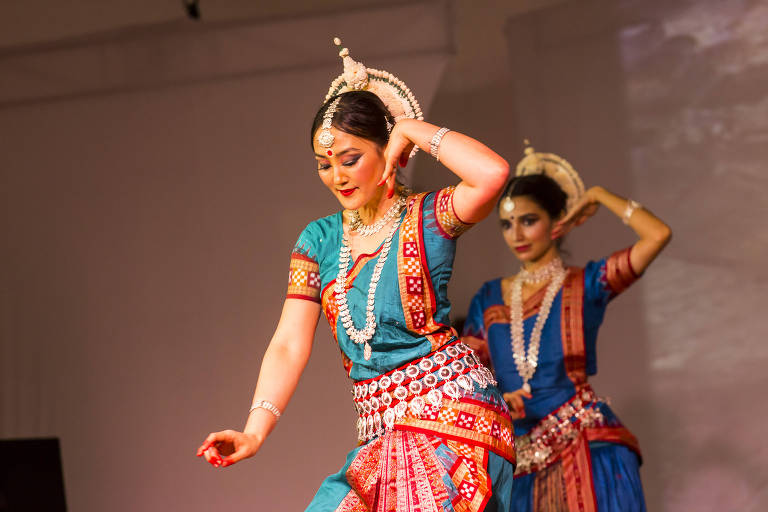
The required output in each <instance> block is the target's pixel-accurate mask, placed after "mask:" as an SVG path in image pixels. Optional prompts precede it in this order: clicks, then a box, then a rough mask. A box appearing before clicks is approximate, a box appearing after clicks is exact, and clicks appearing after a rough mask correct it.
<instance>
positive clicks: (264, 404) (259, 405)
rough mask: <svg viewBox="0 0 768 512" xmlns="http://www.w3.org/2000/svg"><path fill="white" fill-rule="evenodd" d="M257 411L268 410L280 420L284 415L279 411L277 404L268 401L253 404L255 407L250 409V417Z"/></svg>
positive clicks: (258, 401) (257, 401)
mask: <svg viewBox="0 0 768 512" xmlns="http://www.w3.org/2000/svg"><path fill="white" fill-rule="evenodd" d="M256 409H266V410H268V411H269V412H271V413H272V414H274V415H275V418H276V419H278V420H279V419H280V415H281V414H282V413H281V412H280V409H278V408H277V406H276V405H275V404H273V403H272V402H269V401H267V400H256V401H255V402H253V405H252V406H251V408H250V409H248V414H249V415H250V414H251V413H252V412H253V411H255V410H256Z"/></svg>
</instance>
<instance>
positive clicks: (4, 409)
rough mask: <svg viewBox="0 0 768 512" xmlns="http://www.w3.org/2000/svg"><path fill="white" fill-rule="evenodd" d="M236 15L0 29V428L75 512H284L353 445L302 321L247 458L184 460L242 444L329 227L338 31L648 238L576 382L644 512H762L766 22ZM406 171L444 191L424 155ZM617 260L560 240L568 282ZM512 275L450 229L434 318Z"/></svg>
mask: <svg viewBox="0 0 768 512" xmlns="http://www.w3.org/2000/svg"><path fill="white" fill-rule="evenodd" d="M83 4H85V2H83ZM236 4H238V3H237V2H235V1H234V0H232V1H231V2H224V3H222V5H225V6H228V7H227V9H230V10H229V11H227V9H224V10H225V11H227V12H226V13H225V14H221V13H219V15H220V17H219V18H215V17H214V19H215V21H208V22H205V23H203V24H194V23H191V22H186V21H184V20H177V21H172V20H169V18H168V15H167V13H166V12H165V11H163V12H159V13H158V14H157V16H156V17H155V18H149V17H142V16H141V14H142V12H143V11H141V9H142V8H146V9H149V7H148V6H149V4H147V5H146V6H143V3H142V2H134V3H133V5H134V7H135V8H136V9H138V11H130V12H129V11H125V10H124V9H123V7H124V6H123V7H120V8H118V7H114V9H112V10H110V9H109V8H108V7H107V5H108V4H106V3H104V4H100V5H101V6H102V7H101V8H102V9H103V10H102V11H98V10H97V9H95V8H91V9H88V10H87V11H86V10H84V11H83V12H81V13H80V16H81V18H82V19H83V20H85V19H90V20H91V21H93V20H94V19H100V20H114V19H116V14H115V13H117V12H119V13H121V15H124V16H125V19H126V20H128V22H127V23H128V25H126V26H121V28H112V29H110V30H107V31H104V32H103V33H100V34H91V35H87V36H82V37H75V38H70V39H64V40H59V41H55V42H50V43H40V42H36V41H42V40H44V38H45V34H53V33H55V34H56V37H63V36H70V35H77V34H81V33H82V31H81V32H78V31H77V30H78V27H80V25H78V24H77V23H76V24H74V25H73V24H66V23H54V22H49V21H46V20H40V19H39V23H37V24H34V23H33V22H34V20H35V17H34V16H32V15H31V14H30V13H32V14H34V13H33V11H32V10H31V9H30V10H28V11H25V12H27V14H29V17H28V18H23V17H20V18H19V20H21V21H19V23H18V24H19V25H23V24H24V23H26V24H27V25H28V26H29V27H30V30H28V31H20V30H18V27H15V26H14V27H12V28H9V29H8V30H4V31H3V34H4V35H3V37H12V36H13V34H17V35H16V36H15V37H16V38H17V40H19V41H22V40H23V37H28V38H29V39H28V41H27V42H24V44H20V45H19V46H15V47H11V48H6V49H5V50H3V51H0V201H1V202H2V206H3V214H2V218H0V223H1V224H0V225H2V233H3V236H2V239H0V240H1V241H0V244H2V245H1V246H0V254H2V261H3V265H2V267H0V268H2V270H1V271H0V278H1V279H2V281H1V283H2V287H1V288H0V289H1V290H2V295H1V296H0V297H1V299H0V300H2V302H1V303H0V304H1V307H0V311H1V312H2V313H0V314H1V315H2V316H0V318H1V319H2V320H1V323H0V325H1V326H2V329H1V330H0V336H1V337H0V436H2V437H29V436H43V435H45V436H47V435H54V436H58V437H60V438H61V440H62V451H63V456H64V471H65V480H66V488H67V497H68V500H69V505H70V509H71V510H77V511H81V510H82V511H94V512H95V511H102V510H110V511H113V510H114V511H129V510H130V511H133V510H136V509H141V510H164V509H176V508H184V509H186V510H190V511H196V510H200V511H204V510H205V511H208V510H211V509H214V508H222V507H223V508H227V509H230V510H301V509H302V508H303V506H305V505H306V503H307V502H308V500H309V499H310V498H311V496H312V494H313V493H314V491H315V490H316V488H317V486H318V485H319V483H320V480H321V479H322V478H323V477H324V476H325V475H326V474H328V473H330V472H332V471H335V470H336V469H337V468H338V467H340V465H341V464H342V463H343V459H344V455H345V453H346V452H347V451H348V450H349V449H350V448H351V446H352V445H353V443H354V439H353V434H354V432H353V421H352V420H353V415H352V407H351V405H350V402H349V401H348V398H347V397H348V395H347V392H348V382H347V381H346V379H345V378H344V376H343V372H342V369H341V365H340V363H339V356H338V350H337V348H336V347H335V346H334V344H333V342H332V341H331V339H330V336H329V333H328V328H327V326H326V325H325V324H324V323H323V322H324V321H321V324H320V327H319V329H318V335H317V339H316V345H315V349H314V353H313V357H312V360H311V362H310V365H309V367H308V368H307V372H306V375H305V378H304V380H303V381H302V383H301V384H300V387H299V389H298V392H297V395H296V397H295V399H294V401H293V402H292V404H291V406H290V408H289V409H288V410H287V411H286V414H285V417H284V418H283V420H281V422H280V426H279V428H278V429H276V431H275V433H274V435H273V436H272V437H271V438H270V440H269V442H268V443H267V444H266V445H265V447H264V449H263V451H262V452H261V453H260V454H259V456H258V457H257V459H255V460H253V461H249V462H248V463H245V464H241V465H238V466H235V467H232V468H228V469H226V470H224V471H216V470H212V469H211V468H209V467H206V466H205V465H203V464H202V463H200V462H199V461H198V460H197V459H195V457H194V456H193V452H194V449H195V447H196V446H197V444H198V443H199V442H200V440H201V438H202V436H203V435H204V434H205V433H207V432H208V431H209V430H211V429H214V428H224V427H239V426H241V425H242V422H243V419H244V418H243V416H244V412H245V410H246V409H247V406H248V404H249V402H250V398H251V397H250V395H251V389H252V386H253V384H254V382H255V379H256V376H257V372H258V365H259V363H260V359H261V355H262V353H263V350H264V348H265V345H266V343H267V341H268V338H269V336H270V334H271V330H272V329H273V328H274V326H275V323H276V321H277V315H278V312H279V309H280V302H281V297H282V294H283V293H284V288H285V281H286V279H285V277H286V269H287V258H288V254H289V252H290V248H291V246H292V244H293V242H294V241H295V238H296V236H297V234H298V232H299V231H300V230H301V228H302V227H303V226H304V225H305V224H306V223H307V222H309V221H310V220H312V219H313V218H316V217H319V216H321V215H325V214H328V213H330V212H332V211H333V210H334V208H335V205H334V201H333V200H332V198H330V196H329V195H328V194H327V193H326V192H325V191H324V190H323V189H322V187H321V185H320V184H319V182H318V180H317V178H316V176H315V173H314V170H313V162H312V159H311V156H310V153H309V143H308V133H307V130H308V125H309V122H310V120H311V117H312V114H313V112H314V110H315V109H316V108H317V106H318V104H319V102H320V101H321V100H322V96H323V95H324V93H325V90H326V88H327V85H328V83H329V82H330V80H331V79H332V78H333V77H334V76H335V75H336V73H337V72H338V70H339V64H338V60H337V58H336V57H335V53H334V51H333V48H332V47H331V46H330V44H329V35H334V34H338V35H341V36H342V38H343V39H344V42H345V43H347V44H348V45H349V46H350V48H351V49H352V51H353V54H354V55H356V56H358V57H359V58H360V59H361V60H363V61H364V62H365V63H366V64H367V65H369V66H372V67H379V68H383V69H388V70H391V71H393V72H395V73H396V74H398V75H399V76H400V77H401V78H403V79H404V80H406V81H407V82H408V84H409V85H410V86H411V87H412V89H413V90H414V92H415V93H416V94H417V95H418V97H419V98H420V99H421V100H422V104H423V106H424V109H425V112H426V113H427V117H428V119H430V120H432V121H433V122H435V123H436V124H441V125H447V126H450V127H452V128H455V129H459V130H462V131H465V132H467V133H469V134H471V135H475V136H477V137H478V138H479V139H481V140H483V141H485V142H486V143H488V144H489V145H490V146H491V147H493V148H495V149H497V150H498V151H499V152H500V153H501V154H502V155H503V156H505V157H506V158H507V159H509V160H510V162H516V161H517V159H518V158H519V156H520V154H521V150H522V144H521V141H522V139H523V137H529V138H531V139H532V141H533V143H534V145H535V146H536V147H537V148H539V149H541V150H546V151H555V152H558V153H560V154H562V155H563V156H565V157H567V158H568V159H569V160H570V161H571V162H572V163H573V164H574V165H575V166H576V167H577V169H579V170H580V171H581V173H582V175H583V177H584V179H585V181H586V182H587V184H598V183H599V184H602V185H605V186H607V187H609V188H611V189H613V190H614V191H615V192H617V193H620V194H623V195H629V196H632V197H634V198H635V199H637V200H639V201H640V202H642V203H644V204H647V205H648V206H649V207H650V208H652V209H653V210H654V211H655V212H656V213H658V214H659V215H661V216H662V217H663V218H665V219H666V220H668V221H669V223H670V224H671V225H672V227H673V229H674V231H675V238H674V240H673V243H672V244H671V246H670V247H669V249H668V250H667V251H666V252H665V253H664V254H663V255H662V257H661V258H660V260H659V261H658V262H657V263H656V264H655V265H654V266H653V267H652V268H651V269H650V270H649V271H648V272H647V275H646V276H645V277H644V278H643V280H642V281H641V282H640V283H639V284H638V285H636V286H635V287H634V288H632V289H631V290H630V291H629V292H627V293H626V294H625V295H624V296H622V297H621V298H620V299H618V300H617V301H616V302H615V303H614V304H612V306H611V308H610V310H609V314H608V318H607V320H606V322H605V325H604V328H603V330H602V332H601V337H600V341H599V368H600V374H599V375H598V377H597V378H596V379H595V381H594V382H595V385H596V387H597V389H598V391H599V392H600V393H602V394H604V395H608V396H611V397H612V398H613V403H614V406H615V409H616V410H617V412H618V413H619V414H620V416H621V417H622V418H623V419H624V421H625V422H626V424H627V426H628V427H629V428H630V429H632V430H633V431H634V432H635V433H636V434H637V435H638V436H639V438H640V442H641V446H642V448H643V450H644V453H645V455H646V462H645V465H644V466H643V470H642V475H643V479H644V484H645V487H646V491H647V498H648V502H649V510H669V511H673V510H674V511H678V510H701V511H710V510H711V511H722V510H746V511H757V510H763V509H765V507H766V505H768V496H766V493H767V492H768V491H767V490H766V489H768V474H766V470H765V467H766V464H765V461H766V460H767V459H768V454H767V453H766V451H765V450H766V448H765V447H764V443H762V442H761V436H760V435H759V434H760V432H761V431H762V430H763V429H764V426H765V424H766V419H767V418H766V413H765V411H764V410H763V409H764V408H761V407H760V405H761V404H762V403H763V401H764V400H763V399H762V395H761V389H763V388H764V386H765V384H766V379H767V378H766V377H765V372H764V367H765V361H766V355H767V354H766V353H765V348H764V345H763V344H762V343H761V340H762V339H764V338H765V335H766V334H768V332H766V324H765V322H764V321H763V320H762V317H761V314H760V313H761V309H760V305H761V300H764V297H765V291H764V290H765V282H766V273H765V269H764V266H763V265H762V264H761V263H762V262H764V261H765V259H766V256H768V254H766V252H767V251H766V242H768V240H766V239H767V238H768V230H765V229H764V228H762V227H761V224H760V219H763V218H766V214H767V213H768V212H767V211H766V201H765V200H764V199H763V195H764V193H765V190H766V185H768V184H767V183H766V178H765V173H763V172H761V170H762V162H763V161H764V160H765V157H766V150H765V149H764V148H765V147H766V146H765V144H764V141H765V140H766V134H768V123H767V122H766V121H765V119H767V118H768V116H766V115H765V111H766V108H768V107H766V105H768V100H766V98H765V91H764V88H763V87H761V86H760V84H762V83H765V81H766V79H768V72H766V68H765V64H764V63H765V62H766V59H768V57H766V55H768V46H766V45H767V44H768V43H766V39H765V38H764V36H763V32H764V30H763V28H762V27H764V26H765V22H768V7H767V6H766V2H763V1H757V2H752V3H750V4H744V3H742V2H736V1H727V2H720V3H715V2H693V1H691V2H688V1H679V0H676V1H673V2H669V1H667V2H661V1H652V2H648V1H646V2H632V1H629V0H623V1H621V2H612V1H607V0H606V1H600V0H582V1H579V2H575V1H573V2H572V1H563V2H557V1H540V2H536V1H529V2H520V3H519V4H518V3H515V4H514V5H511V4H510V3H509V2H503V1H483V2H469V1H466V2H465V1H457V2H448V3H444V2H426V3H419V2H412V3H404V4H396V5H394V6H393V5H389V4H388V5H386V6H379V8H376V5H371V4H375V2H373V3H367V4H368V5H369V7H367V8H360V9H356V10H352V11H350V12H345V13H343V14H341V13H339V12H338V11H335V10H333V9H332V7H333V6H337V7H338V6H339V5H342V4H343V2H329V4H328V6H329V9H326V10H325V11H324V10H323V9H317V8H315V9H314V10H311V11H309V12H310V13H309V14H306V12H305V13H304V14H302V15H300V16H296V15H297V14H299V12H298V11H297V12H295V13H293V12H288V11H282V13H283V14H284V15H285V14H291V16H283V17H276V18H272V19H269V20H263V19H261V20H259V19H254V18H249V17H247V16H246V17H244V18H243V19H237V17H236V14H237V13H238V12H244V11H248V9H252V8H246V7H244V6H240V5H239V4H238V5H236ZM25 5H29V4H25ZM157 5H160V4H157ZM163 5H165V7H163V9H165V10H167V11H168V12H176V9H177V8H178V6H177V5H176V4H175V3H174V6H170V4H163ZM205 5H206V4H203V7H204V8H205ZM52 9H53V8H52ZM158 9H160V8H158ZM275 9H276V10H279V9H277V8H275ZM285 9H287V7H286V8H285ZM297 9H298V7H297ZM73 10H74V11H77V9H75V8H73ZM211 10H212V9H211ZM211 10H209V11H207V12H211ZM203 12H204V13H206V11H205V9H204V11H203ZM248 12H250V11H248ZM43 13H47V14H49V15H50V16H51V17H53V18H56V17H57V16H58V17H60V18H64V17H65V16H66V13H64V12H61V13H59V14H56V13H55V11H53V10H50V11H49V10H45V9H42V10H41V11H40V13H38V14H40V15H42V14H43ZM89 17H90V18H89ZM5 19H6V20H7V19H8V18H7V17H6V18H5ZM46 19H47V18H46ZM78 19H79V18H78ZM209 19H210V18H209ZM81 23H85V22H81ZM6 24H7V25H10V23H6ZM83 26H86V25H83ZM105 26H114V27H117V24H114V25H109V24H107V22H106V21H105ZM66 27H73V28H72V32H67V30H69V29H68V28H66ZM65 29H66V30H65ZM81 30H82V29H81ZM17 32H18V33H17ZM394 32H396V33H397V37H393V33H394ZM35 38H37V39H35ZM406 172H407V179H408V180H409V181H410V182H411V183H413V184H414V186H415V187H417V188H420V189H428V188H434V187H437V186H442V185H444V184H447V183H450V182H452V181H454V179H453V177H452V176H451V175H450V174H449V173H447V172H446V171H444V170H443V169H441V168H440V167H439V166H438V165H436V164H435V163H434V162H432V161H431V160H429V159H428V158H425V156H424V155H420V156H418V157H417V160H416V161H415V162H413V163H412V164H411V165H409V167H408V168H407V169H406ZM631 241H632V236H631V234H630V233H628V232H627V230H626V229H625V228H624V227H623V226H622V225H621V224H620V223H619V222H618V221H617V220H616V219H615V218H613V217H612V216H611V215H609V214H608V213H606V212H601V213H599V214H598V216H597V217H596V218H595V219H594V220H593V221H591V222H590V223H588V224H587V225H585V226H584V227H582V228H581V229H580V230H579V231H577V232H575V233H573V235H572V236H571V237H570V239H569V241H568V243H567V247H568V249H569V251H570V260H571V261H572V262H574V263H583V262H584V261H586V259H588V258H597V257H600V256H603V255H606V254H608V253H610V252H611V251H613V250H616V249H620V248H622V247H624V246H626V245H627V244H629V243H631ZM514 269H515V265H514V261H513V259H512V257H511V255H510V254H509V253H508V251H507V250H506V248H505V247H504V245H503V243H502V242H501V239H500V237H499V235H498V230H497V227H496V224H495V223H494V222H493V221H492V220H489V221H487V222H484V223H482V224H480V225H479V226H476V227H475V228H473V229H472V230H470V231H469V232H468V233H467V234H466V235H464V236H463V237H462V240H461V242H460V244H459V250H458V254H457V260H456V272H455V276H454V279H453V281H452V284H451V289H450V293H451V297H452V300H453V302H454V316H461V315H463V314H464V312H465V311H466V308H467V306H468V303H469V300H470V299H471V296H472V294H474V292H475V291H476V289H477V288H478V287H479V286H480V284H481V283H482V282H483V281H484V280H487V279H491V278H493V277H497V276H498V275H502V274H506V273H511V272H513V271H514Z"/></svg>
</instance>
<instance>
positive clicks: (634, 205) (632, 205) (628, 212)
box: [621, 199, 643, 224]
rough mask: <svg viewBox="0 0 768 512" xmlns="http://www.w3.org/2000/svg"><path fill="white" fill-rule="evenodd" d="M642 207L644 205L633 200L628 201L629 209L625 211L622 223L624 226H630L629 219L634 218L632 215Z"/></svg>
mask: <svg viewBox="0 0 768 512" xmlns="http://www.w3.org/2000/svg"><path fill="white" fill-rule="evenodd" d="M642 207H643V205H641V204H640V203H638V202H637V201H635V200H633V199H630V200H629V201H627V208H626V209H625V210H624V215H623V216H622V217H621V221H622V222H623V223H624V224H629V219H631V218H632V214H633V213H635V210H637V209H638V208H642Z"/></svg>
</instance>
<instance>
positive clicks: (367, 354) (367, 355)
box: [363, 341, 371, 361]
mask: <svg viewBox="0 0 768 512" xmlns="http://www.w3.org/2000/svg"><path fill="white" fill-rule="evenodd" d="M363 357H364V358H365V360H366V361H370V360H371V346H370V345H369V344H368V342H367V341H366V342H365V349H363Z"/></svg>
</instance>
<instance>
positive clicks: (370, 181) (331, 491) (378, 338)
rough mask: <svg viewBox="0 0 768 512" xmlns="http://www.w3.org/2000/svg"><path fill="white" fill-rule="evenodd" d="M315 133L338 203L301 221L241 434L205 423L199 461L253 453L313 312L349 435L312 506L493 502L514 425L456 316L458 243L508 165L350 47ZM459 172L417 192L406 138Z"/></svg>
mask: <svg viewBox="0 0 768 512" xmlns="http://www.w3.org/2000/svg"><path fill="white" fill-rule="evenodd" d="M340 56H341V57H342V58H343V59H344V68H345V71H344V74H343V75H342V76H340V77H339V78H338V79H336V80H335V81H334V82H333V83H332V85H331V88H330V90H329V93H328V96H327V98H326V101H325V102H324V104H323V105H322V107H321V108H320V110H319V111H318V112H317V115H316V116H315V120H314V122H313V125H312V130H311V143H312V150H313V153H314V156H315V160H316V162H317V173H318V176H319V178H320V180H321V181H322V183H323V184H324V185H325V187H326V188H327V189H328V190H329V191H330V192H331V194H332V195H333V196H334V198H336V199H337V200H338V201H339V203H340V204H341V207H342V209H343V211H341V212H338V213H336V214H333V215H331V216H328V217H325V218H321V219H319V220H316V221H314V222H311V223H310V224H309V225H308V226H307V227H306V229H304V231H303V232H302V233H301V235H300V236H299V239H298V242H297V243H296V246H295V248H294V251H293V253H292V255H291V262H290V273H289V286H288V292H287V295H286V299H285V303H284V307H283V313H282V316H281V318H280V322H279V324H278V327H277V330H276V331H275V334H274V336H273V338H272V341H271V342H270V345H269V348H268V349H267V352H266V354H265V356H264V360H263V362H262V366H261V372H260V374H259V379H258V382H257V385H256V390H255V392H254V397H253V405H252V407H251V409H250V411H249V414H248V420H247V422H246V425H245V428H244V429H243V431H242V432H237V431H233V430H225V431H220V432H212V433H211V434H209V435H208V437H207V438H206V439H205V441H204V442H203V444H202V445H201V446H200V447H199V449H198V456H201V457H204V458H205V460H206V461H208V462H209V463H211V464H212V465H213V466H215V467H227V466H229V465H231V464H234V463H237V462H239V461H241V460H243V459H245V458H247V457H251V456H253V455H255V454H256V453H257V452H258V450H259V449H260V447H261V445H262V443H263V442H264V440H265V438H266V437H267V435H268V434H269V433H270V431H271V430H272V428H274V426H275V424H276V422H277V419H278V418H279V417H280V415H281V413H282V411H283V410H284V409H285V407H286V406H287V404H288V402H289V400H290V398H291V395H292V394H293V392H294V390H295V388H296V385H297V383H298V380H299V377H300V376H301V373H302V371H303V369H304V367H305V365H306V363H307V360H308V358H309V355H310V352H311V347H312V342H313V338H314V332H315V329H316V326H317V323H318V319H319V316H320V312H321V311H322V312H323V313H324V315H325V317H326V319H327V320H328V322H329V325H330V327H331V332H332V333H333V335H334V337H335V339H336V341H337V343H338V345H339V348H340V351H341V358H342V363H343V366H344V369H345V370H346V372H347V374H348V375H349V377H350V379H351V380H352V390H353V402H354V405H355V407H356V409H357V411H358V421H357V432H358V439H359V445H358V447H357V448H355V449H354V450H352V452H351V453H350V454H349V455H348V457H347V461H346V463H345V464H344V466H343V468H342V469H341V471H340V472H339V473H337V474H335V475H332V476H331V477H329V478H328V479H326V480H325V482H324V483H323V484H322V485H321V487H320V489H319V491H318V492H317V494H316V496H315V498H314V500H313V501H312V502H311V504H310V505H309V508H308V509H307V510H308V511H311V512H320V511H324V512H328V511H338V512H345V511H349V512H360V511H368V510H370V511H374V510H375V511H377V512H378V511H382V512H383V511H392V512H395V511H411V510H412V511H417V510H418V511H424V512H427V511H435V512H437V511H445V512H451V511H454V510H457V511H459V510H460V511H467V512H481V511H502V510H504V511H505V510H507V508H508V506H509V500H510V497H511V487H512V476H513V472H514V460H515V454H514V444H513V432H512V423H511V419H510V417H509V411H508V409H507V406H506V404H505V402H504V399H503V397H502V396H501V394H500V393H499V391H498V389H497V388H496V386H495V380H494V379H493V375H492V374H491V372H490V371H489V370H488V369H487V368H485V367H484V366H483V365H482V364H481V363H480V361H479V360H478V359H477V358H476V357H475V356H474V354H473V353H472V351H471V349H469V347H467V346H466V345H465V344H464V343H462V342H461V341H460V340H459V339H458V337H457V335H456V332H455V331H454V330H453V329H452V328H451V327H450V323H449V320H448V312H449V309H450V304H449V303H448V299H447V293H446V287H447V283H448V280H449V279H450V276H451V273H452V269H453V257H454V251H455V243H456V239H457V238H458V237H459V235H461V233H463V232H464V231H465V230H466V229H468V228H469V226H470V225H471V224H472V223H475V222H478V221H480V220H482V219H483V218H484V217H485V216H487V215H488V213H490V212H491V211H492V210H493V206H494V203H495V199H496V197H497V196H498V194H499V193H500V191H501V189H502V188H503V186H504V182H505V181H506V179H507V176H508V173H509V168H508V164H507V163H506V162H505V161H504V160H503V159H502V158H501V157H500V156H499V155H497V154H496V153H494V152H493V151H491V150H490V149H489V148H487V147H486V146H484V145H483V144H481V143H480V142H478V141H476V140H474V139H472V138H470V137H467V136H465V135H462V134H460V133H457V132H454V131H449V130H448V129H447V128H439V127H437V126H435V125H432V124H429V123H426V122H424V121H422V120H421V110H420V108H419V106H418V103H417V102H416V100H415V98H414V97H413V95H412V94H411V92H410V91H409V90H408V88H407V87H405V85H404V84H403V83H402V82H401V81H400V80H398V79H397V78H395V77H393V76H392V75H390V74H389V73H385V72H382V71H378V70H373V69H367V68H365V67H364V66H362V64H360V63H358V62H355V61H354V60H352V59H351V57H349V52H348V51H347V49H346V48H344V49H342V51H341V52H340ZM416 146H418V148H420V149H421V150H422V151H424V152H426V153H428V154H431V155H432V156H433V157H435V158H437V159H438V160H439V161H440V162H441V163H443V164H444V165H445V166H446V167H447V168H448V169H449V170H451V171H452V172H454V173H455V174H456V175H457V176H458V177H459V178H460V182H459V184H458V185H456V186H455V187H447V188H444V189H441V190H438V191H436V192H430V193H421V194H413V193H410V192H409V191H407V190H406V189H404V188H403V187H402V186H400V185H399V184H397V182H396V171H397V167H398V163H399V164H400V165H401V166H403V165H405V164H406V163H407V161H408V159H409V156H410V155H412V154H413V153H412V151H413V150H414V147H416Z"/></svg>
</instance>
